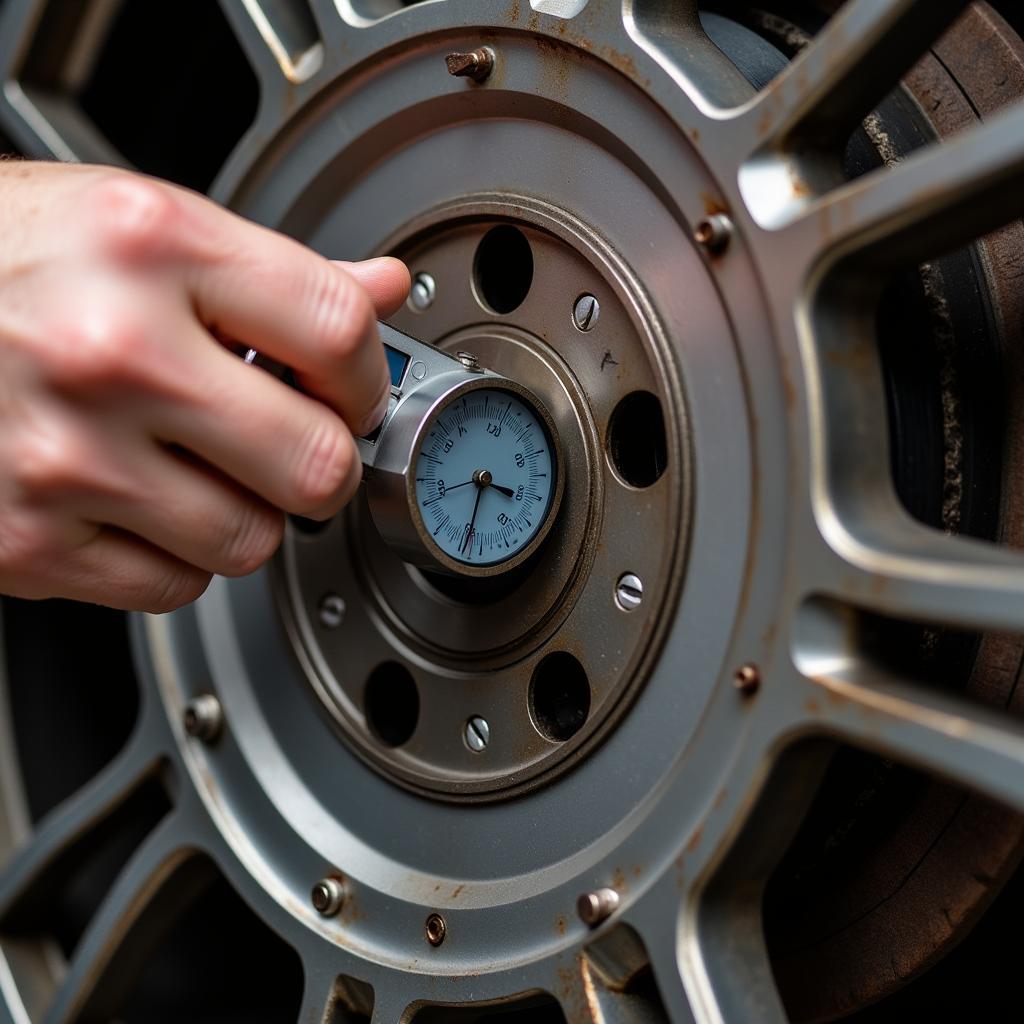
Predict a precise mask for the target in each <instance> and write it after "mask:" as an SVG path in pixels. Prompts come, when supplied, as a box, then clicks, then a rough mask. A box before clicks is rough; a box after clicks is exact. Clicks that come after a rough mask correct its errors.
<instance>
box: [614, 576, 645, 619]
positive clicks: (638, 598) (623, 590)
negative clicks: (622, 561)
mask: <svg viewBox="0 0 1024 1024" xmlns="http://www.w3.org/2000/svg"><path fill="white" fill-rule="evenodd" d="M643 599H644V583H643V580H641V579H640V577H639V576H637V575H636V574H635V573H631V572H627V573H623V575H622V576H620V577H619V582H618V583H616V584H615V603H616V604H617V605H618V606H619V607H620V608H621V609H622V610H623V611H624V612H631V611H635V610H636V609H637V608H639V607H640V605H641V604H642V602H643Z"/></svg>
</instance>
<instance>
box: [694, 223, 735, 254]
mask: <svg viewBox="0 0 1024 1024" xmlns="http://www.w3.org/2000/svg"><path fill="white" fill-rule="evenodd" d="M732 234H733V224H732V221H731V220H729V218H728V217H727V216H726V215H725V214H724V213H713V214H711V216H710V217H705V218H704V220H702V221H701V222H700V223H699V224H698V225H697V227H696V228H695V229H694V232H693V237H694V239H695V240H696V242H697V244H698V245H700V246H702V247H703V248H705V249H707V251H708V252H713V253H720V252H724V251H725V249H726V248H727V246H728V245H729V242H730V240H731V239H732Z"/></svg>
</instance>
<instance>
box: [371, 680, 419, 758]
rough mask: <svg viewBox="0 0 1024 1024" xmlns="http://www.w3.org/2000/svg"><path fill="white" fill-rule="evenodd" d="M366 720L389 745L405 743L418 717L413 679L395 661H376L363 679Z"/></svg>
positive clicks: (378, 737)
mask: <svg viewBox="0 0 1024 1024" xmlns="http://www.w3.org/2000/svg"><path fill="white" fill-rule="evenodd" d="M363 704H364V706H365V710H366V721H367V724H368V725H369V726H370V729H371V730H372V732H373V734H374V735H375V736H376V737H377V739H379V740H380V741H381V743H385V744H387V746H389V747H400V746H402V744H404V743H407V742H408V741H409V739H410V738H411V736H412V734H413V733H414V732H415V731H416V723H417V722H418V721H419V718H420V695H419V691H418V690H417V689H416V680H415V679H413V677H412V674H411V673H410V672H409V670H408V669H407V668H406V667H405V666H404V665H400V664H399V663H398V662H397V661H385V662H384V663H383V664H381V665H378V666H377V667H376V668H375V669H374V670H373V671H372V672H371V673H370V677H369V679H367V680H366V689H365V691H364V693H363Z"/></svg>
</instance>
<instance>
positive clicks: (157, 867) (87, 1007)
mask: <svg viewBox="0 0 1024 1024" xmlns="http://www.w3.org/2000/svg"><path fill="white" fill-rule="evenodd" d="M189 860H193V862H194V863H195V865H196V868H197V870H195V871H192V872H189V871H183V872H182V877H183V879H184V880H185V884H184V885H180V884H179V885H174V886H167V885H165V883H167V881H168V880H169V879H170V878H171V876H172V875H174V874H175V873H176V872H177V871H178V869H180V868H181V867H182V865H183V864H185V863H186V862H187V861H189ZM186 876H187V877H186ZM213 877H214V869H213V867H212V864H210V862H207V861H202V860H199V861H195V860H194V849H193V848H191V847H190V845H189V832H188V824H187V822H186V820H185V818H184V816H183V815H182V814H181V813H172V814H171V815H169V816H168V817H167V818H165V819H164V821H163V822H162V823H161V824H160V825H158V826H157V828H156V829H155V830H154V831H153V832H152V833H151V834H150V835H149V837H148V838H147V839H146V840H145V841H144V842H143V844H142V845H141V846H140V847H139V849H138V850H137V851H136V852H135V854H134V856H133V857H132V859H131V860H130V861H129V862H128V864H127V866H126V867H125V868H124V870H123V871H122V872H121V874H120V875H119V877H118V879H117V881H116V882H115V883H114V886H113V888H112V889H111V890H110V892H109V893H108V894H107V896H106V898H105V899H104V901H103V903H102V904H101V905H100V908H99V910H98V911H97V913H96V915H95V917H94V918H93V919H92V921H91V922H90V924H89V926H88V928H87V929H86V931H85V933H84V935H83V936H82V938H81V940H80V941H79V943H78V945H77V946H76V948H75V952H74V955H73V956H72V959H71V963H70V965H69V968H68V973H67V976H66V978H65V979H64V981H63V983H62V984H61V986H60V987H59V989H58V990H57V995H56V998H55V999H54V1002H53V1004H52V1005H51V1006H50V1009H49V1010H48V1011H47V1014H46V1016H45V1018H44V1021H45V1024H71V1022H72V1021H74V1020H76V1019H78V1017H79V1015H86V1016H88V1017H89V1019H97V1020H98V1019H108V1018H109V1016H110V1015H111V1014H112V1013H114V1012H116V1005H117V1002H118V999H119V997H120V996H121V995H123V994H124V991H125V989H126V987H127V986H130V984H131V982H132V980H133V979H134V977H135V975H136V971H137V970H138V969H139V968H140V967H141V966H142V965H143V964H144V963H145V962H146V958H147V956H148V955H149V954H150V953H151V952H152V949H153V947H154V945H155V943H156V941H157V940H158V939H159V937H160V936H161V935H162V934H163V933H164V932H165V931H166V930H167V929H168V928H169V927H170V926H171V925H172V924H173V922H174V920H175V919H176V916H177V914H179V913H181V912H182V911H184V910H185V909H187V907H188V906H189V905H190V903H191V902H192V900H193V899H194V898H195V897H196V896H197V895H198V894H199V892H201V891H202V888H204V887H205V885H206V884H207V882H209V881H210V880H211V879H212V878H213ZM169 889H173V890H174V891H173V892H169V891H168V890H169Z"/></svg>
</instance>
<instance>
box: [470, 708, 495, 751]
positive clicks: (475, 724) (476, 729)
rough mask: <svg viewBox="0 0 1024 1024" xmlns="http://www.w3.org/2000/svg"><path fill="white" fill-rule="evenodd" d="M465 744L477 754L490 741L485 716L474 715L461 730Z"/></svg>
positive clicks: (488, 727) (488, 726)
mask: <svg viewBox="0 0 1024 1024" xmlns="http://www.w3.org/2000/svg"><path fill="white" fill-rule="evenodd" d="M463 738H464V739H465V741H466V746H467V747H469V749H470V750H472V751H473V752H474V753H475V754H479V753H480V752H481V751H482V750H483V749H484V748H485V747H486V746H487V744H488V743H490V741H491V727H490V725H489V724H488V722H487V719H486V718H482V717H481V716H480V715H474V716H473V717H472V718H471V719H469V721H468V722H466V727H465V729H464V730H463Z"/></svg>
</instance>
